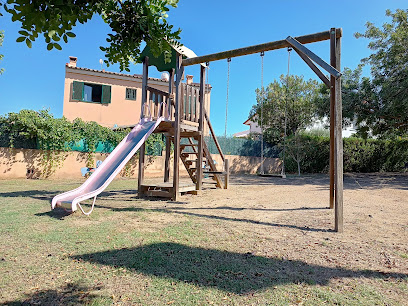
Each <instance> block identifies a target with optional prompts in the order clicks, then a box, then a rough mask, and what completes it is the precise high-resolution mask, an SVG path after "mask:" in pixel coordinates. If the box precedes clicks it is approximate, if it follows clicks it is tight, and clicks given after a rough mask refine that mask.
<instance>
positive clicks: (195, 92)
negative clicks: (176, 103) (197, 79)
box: [181, 84, 200, 123]
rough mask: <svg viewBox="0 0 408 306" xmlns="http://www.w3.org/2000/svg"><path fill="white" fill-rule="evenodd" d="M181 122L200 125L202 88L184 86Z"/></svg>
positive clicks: (182, 90) (182, 89)
mask: <svg viewBox="0 0 408 306" xmlns="http://www.w3.org/2000/svg"><path fill="white" fill-rule="evenodd" d="M181 97H182V99H181V120H182V121H190V122H196V123H198V121H199V119H200V103H199V100H200V88H198V87H195V86H192V85H187V84H182V86H181Z"/></svg>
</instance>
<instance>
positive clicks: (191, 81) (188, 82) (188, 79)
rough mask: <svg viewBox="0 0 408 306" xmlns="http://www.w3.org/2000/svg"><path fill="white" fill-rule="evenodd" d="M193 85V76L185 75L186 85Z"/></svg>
mask: <svg viewBox="0 0 408 306" xmlns="http://www.w3.org/2000/svg"><path fill="white" fill-rule="evenodd" d="M191 84H193V76H192V75H187V85H191Z"/></svg>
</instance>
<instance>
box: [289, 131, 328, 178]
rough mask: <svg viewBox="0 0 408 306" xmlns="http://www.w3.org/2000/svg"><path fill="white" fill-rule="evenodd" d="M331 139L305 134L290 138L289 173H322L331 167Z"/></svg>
mask: <svg viewBox="0 0 408 306" xmlns="http://www.w3.org/2000/svg"><path fill="white" fill-rule="evenodd" d="M329 143H330V141H329V138H328V137H321V136H315V135H310V134H309V135H308V134H305V133H298V134H296V135H293V136H290V137H288V139H287V141H286V152H287V154H286V159H285V169H286V171H287V172H297V173H298V174H300V172H304V173H321V172H327V171H328V169H329V168H328V167H329V149H330V147H329Z"/></svg>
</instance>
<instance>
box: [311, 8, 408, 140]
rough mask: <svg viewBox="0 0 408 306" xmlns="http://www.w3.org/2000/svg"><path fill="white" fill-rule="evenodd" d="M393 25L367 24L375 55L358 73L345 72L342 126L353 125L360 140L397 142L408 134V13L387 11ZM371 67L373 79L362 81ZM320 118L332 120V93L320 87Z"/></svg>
mask: <svg viewBox="0 0 408 306" xmlns="http://www.w3.org/2000/svg"><path fill="white" fill-rule="evenodd" d="M386 15H387V16H388V17H391V22H390V23H385V24H383V26H382V27H381V28H379V27H376V26H375V25H374V24H373V23H371V22H367V24H366V31H365V33H356V34H355V37H356V38H367V39H369V40H371V41H370V43H369V44H368V47H369V48H370V49H371V50H372V51H373V53H372V54H371V55H370V56H369V57H367V58H364V59H363V60H362V65H359V66H358V67H357V68H356V69H355V70H351V69H349V68H345V69H344V72H343V76H342V97H343V126H349V125H351V124H352V123H353V124H354V128H355V129H356V130H357V134H356V135H357V136H359V137H362V138H369V137H372V136H376V137H379V138H394V137H395V136H404V135H407V133H408V112H407V109H408V69H407V67H408V53H407V51H406V50H408V10H400V9H398V10H396V11H395V12H394V13H393V12H391V11H390V10H387V12H386ZM364 64H369V65H370V67H371V79H370V78H367V77H362V76H361V74H362V67H363V65H364ZM315 103H316V106H317V109H318V115H319V116H320V117H324V116H327V117H329V115H330V114H329V111H330V108H329V104H330V101H329V89H328V88H326V86H321V88H320V95H319V97H318V98H317V99H316V101H315Z"/></svg>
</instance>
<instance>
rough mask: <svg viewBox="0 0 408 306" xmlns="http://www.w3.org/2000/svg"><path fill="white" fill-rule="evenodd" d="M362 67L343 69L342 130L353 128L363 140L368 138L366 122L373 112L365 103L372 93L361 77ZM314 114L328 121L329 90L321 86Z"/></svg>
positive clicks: (365, 79)
mask: <svg viewBox="0 0 408 306" xmlns="http://www.w3.org/2000/svg"><path fill="white" fill-rule="evenodd" d="M362 68H363V66H362V65H359V66H358V67H357V68H356V69H355V70H351V69H349V68H347V67H346V68H345V69H344V71H343V75H342V88H341V91H342V104H343V105H342V106H343V114H342V115H343V128H345V127H349V126H351V125H353V126H354V129H356V131H357V135H359V136H360V137H363V138H367V137H368V136H369V134H368V133H369V131H370V130H369V128H368V122H369V120H370V119H372V118H374V117H373V115H372V114H373V112H374V110H373V109H372V105H371V104H370V103H368V102H367V101H372V100H373V95H374V91H373V88H372V85H371V82H370V79H369V78H367V77H361V74H362ZM314 104H315V105H316V114H317V116H318V117H319V118H325V117H327V118H329V119H330V89H329V88H327V86H326V85H324V84H322V85H321V86H320V89H319V95H318V96H317V97H316V98H315V100H314Z"/></svg>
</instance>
